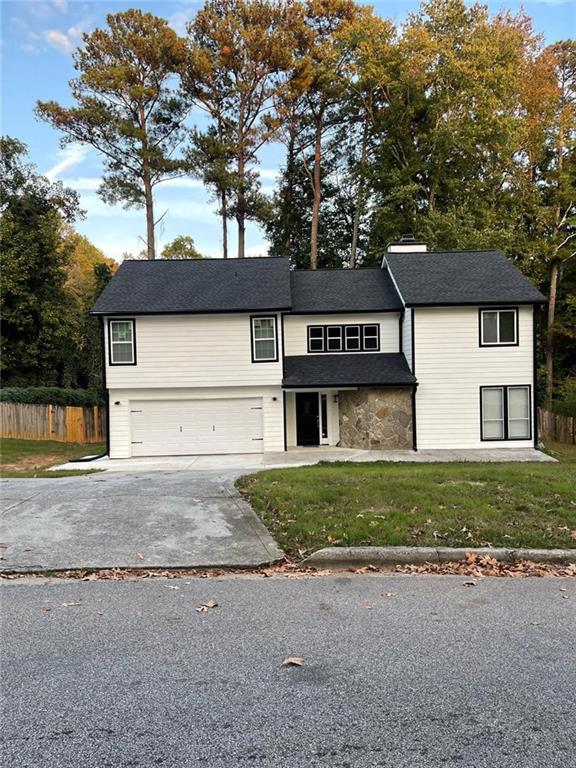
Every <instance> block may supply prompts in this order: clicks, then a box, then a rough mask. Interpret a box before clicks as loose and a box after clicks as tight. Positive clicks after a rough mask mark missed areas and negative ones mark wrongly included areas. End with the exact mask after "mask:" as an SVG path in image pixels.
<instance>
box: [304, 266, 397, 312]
mask: <svg viewBox="0 0 576 768" xmlns="http://www.w3.org/2000/svg"><path fill="white" fill-rule="evenodd" d="M290 281H291V285H292V312H293V313H298V312H301V313H306V314H308V313H314V312H317V313H321V312H386V311H387V310H397V311H400V310H401V309H402V302H401V300H400V297H399V296H398V292H397V291H396V288H394V283H393V282H392V280H391V278H390V275H389V274H388V272H387V271H386V270H385V269H319V270H316V271H312V270H308V269H302V270H296V271H295V272H292V273H291V274H290Z"/></svg>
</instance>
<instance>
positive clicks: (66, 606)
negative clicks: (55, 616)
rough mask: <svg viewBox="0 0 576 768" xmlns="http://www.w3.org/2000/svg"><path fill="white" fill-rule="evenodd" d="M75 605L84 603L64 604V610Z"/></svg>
mask: <svg viewBox="0 0 576 768" xmlns="http://www.w3.org/2000/svg"><path fill="white" fill-rule="evenodd" d="M75 605H82V603H62V608H72V607H73V606H75Z"/></svg>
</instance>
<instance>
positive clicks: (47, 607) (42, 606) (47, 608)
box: [40, 605, 52, 611]
mask: <svg viewBox="0 0 576 768" xmlns="http://www.w3.org/2000/svg"><path fill="white" fill-rule="evenodd" d="M40 610H41V611H51V610H52V608H50V606H49V605H41V606H40Z"/></svg>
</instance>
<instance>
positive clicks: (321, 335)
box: [308, 323, 380, 352]
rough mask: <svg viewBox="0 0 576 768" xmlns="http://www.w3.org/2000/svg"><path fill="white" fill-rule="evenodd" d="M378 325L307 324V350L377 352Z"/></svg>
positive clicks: (378, 346)
mask: <svg viewBox="0 0 576 768" xmlns="http://www.w3.org/2000/svg"><path fill="white" fill-rule="evenodd" d="M379 351H380V325H379V324H378V323H368V324H365V325H360V324H355V325H309V326H308V352H379Z"/></svg>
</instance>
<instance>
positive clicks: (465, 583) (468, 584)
mask: <svg viewBox="0 0 576 768" xmlns="http://www.w3.org/2000/svg"><path fill="white" fill-rule="evenodd" d="M462 586H463V587H475V586H476V582H475V581H463V582H462Z"/></svg>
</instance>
